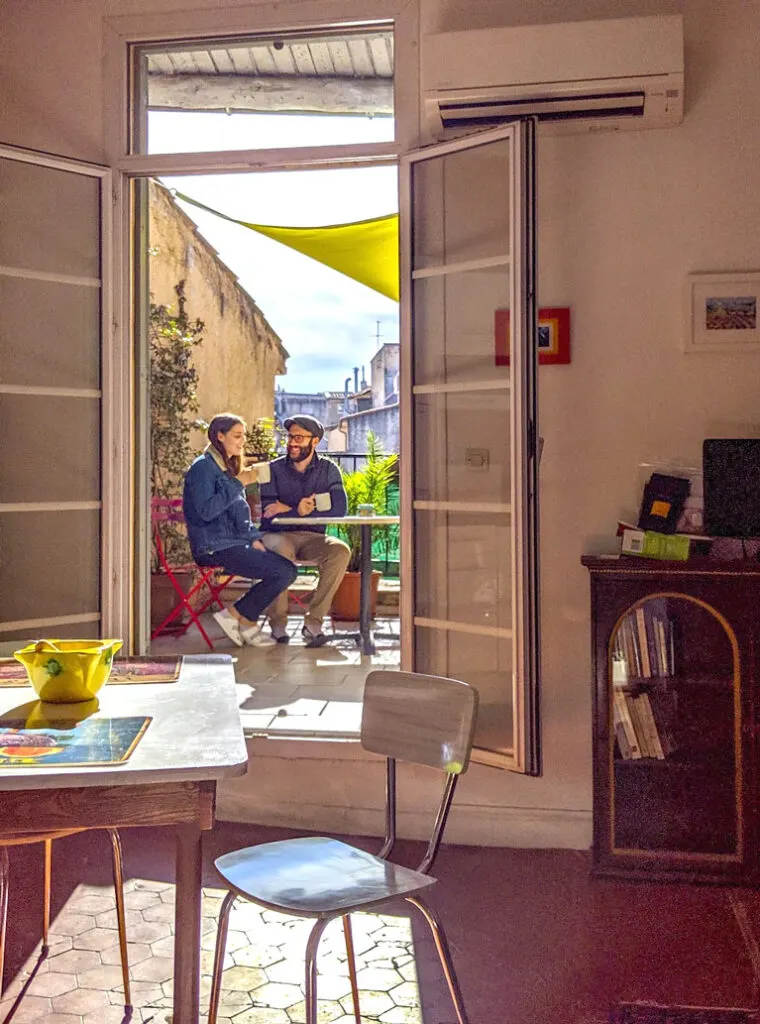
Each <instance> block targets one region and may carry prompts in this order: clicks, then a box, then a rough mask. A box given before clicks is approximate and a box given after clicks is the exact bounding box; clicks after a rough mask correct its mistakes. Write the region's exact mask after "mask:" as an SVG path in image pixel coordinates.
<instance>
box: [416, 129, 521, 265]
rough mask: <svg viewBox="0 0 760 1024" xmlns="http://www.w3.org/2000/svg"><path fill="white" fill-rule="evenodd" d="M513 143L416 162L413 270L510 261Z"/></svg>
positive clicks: (502, 143) (501, 143) (483, 147)
mask: <svg viewBox="0 0 760 1024" xmlns="http://www.w3.org/2000/svg"><path fill="white" fill-rule="evenodd" d="M511 147H512V142H511V139H502V140H500V141H498V142H491V143H489V144H488V145H482V146H478V147H477V148H474V149H460V150H457V151H455V152H453V153H447V154H445V155H442V156H431V157H430V159H428V160H424V161H420V163H418V164H417V165H416V166H415V169H414V221H415V231H414V243H413V244H414V248H413V263H414V268H415V269H416V270H423V269H426V268H429V267H435V266H440V265H442V264H445V265H448V264H452V263H460V262H464V261H469V260H482V259H492V258H496V257H498V258H500V259H503V260H505V261H506V260H507V258H508V256H509V251H510V247H509V238H510V232H511V224H510V212H509V211H510V201H511V196H510V189H509V183H508V181H507V174H508V168H509V166H510V159H511V151H512V149H511Z"/></svg>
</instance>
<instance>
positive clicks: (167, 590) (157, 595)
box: [150, 572, 193, 629]
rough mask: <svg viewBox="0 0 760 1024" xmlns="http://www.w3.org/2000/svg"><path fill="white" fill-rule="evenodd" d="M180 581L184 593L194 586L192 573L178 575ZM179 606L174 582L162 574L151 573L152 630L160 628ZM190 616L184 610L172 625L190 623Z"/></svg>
mask: <svg viewBox="0 0 760 1024" xmlns="http://www.w3.org/2000/svg"><path fill="white" fill-rule="evenodd" d="M177 576H178V579H179V581H180V586H181V587H182V589H183V591H184V592H185V593H187V592H188V591H189V590H190V588H191V587H192V585H193V576H192V574H191V573H178V574H177ZM178 604H179V599H178V598H177V591H176V590H175V589H174V587H173V586H172V581H171V580H170V579H169V577H168V576H167V575H166V574H165V573H162V572H154V573H151V577H150V628H151V629H155V628H156V627H157V626H159V625H160V624H161V623H162V622H163V621H164V619H165V618H166V616H167V615H168V614H169V612H171V611H173V610H174V609H175V608H176V607H177V605H178ZM188 618H189V616H188V614H187V612H186V611H185V609H183V610H182V611H181V612H180V614H179V615H177V616H176V617H175V618H174V619H173V620H172V622H171V625H177V626H180V625H184V624H185V623H186V622H187V621H188Z"/></svg>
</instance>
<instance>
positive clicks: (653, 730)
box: [634, 693, 665, 761]
mask: <svg viewBox="0 0 760 1024" xmlns="http://www.w3.org/2000/svg"><path fill="white" fill-rule="evenodd" d="M634 702H635V704H636V710H637V711H638V715H639V721H640V722H641V727H642V729H643V731H644V735H645V737H646V745H647V750H648V751H649V756H650V757H656V758H657V760H658V761H664V760H665V753H664V751H663V748H662V743H661V742H660V734H659V732H658V731H657V726H656V725H655V721H654V715H653V714H652V705H651V704H650V703H649V694H648V693H640V694H639V695H638V697H634Z"/></svg>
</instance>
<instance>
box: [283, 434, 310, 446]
mask: <svg viewBox="0 0 760 1024" xmlns="http://www.w3.org/2000/svg"><path fill="white" fill-rule="evenodd" d="M312 437H314V435H313V434H288V441H292V442H293V444H305V443H306V441H311V439H312Z"/></svg>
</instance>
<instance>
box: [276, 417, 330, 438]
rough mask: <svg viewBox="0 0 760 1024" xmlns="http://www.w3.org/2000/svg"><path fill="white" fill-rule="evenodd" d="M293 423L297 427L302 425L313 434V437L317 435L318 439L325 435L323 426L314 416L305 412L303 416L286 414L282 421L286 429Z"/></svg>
mask: <svg viewBox="0 0 760 1024" xmlns="http://www.w3.org/2000/svg"><path fill="white" fill-rule="evenodd" d="M294 425H295V426H297V427H303V429H304V430H308V431H309V433H310V434H313V435H314V437H318V438H319V440H320V441H321V440H322V438H323V437H324V436H325V428H324V427H323V426H322V424H321V423H320V422H319V420H318V419H316V418H315V417H314V416H308V415H306V414H304V415H303V416H288V418H287V419H286V420H285V422H284V423H283V426H284V427H285V429H286V430H290V428H291V427H292V426H294Z"/></svg>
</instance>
